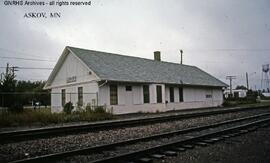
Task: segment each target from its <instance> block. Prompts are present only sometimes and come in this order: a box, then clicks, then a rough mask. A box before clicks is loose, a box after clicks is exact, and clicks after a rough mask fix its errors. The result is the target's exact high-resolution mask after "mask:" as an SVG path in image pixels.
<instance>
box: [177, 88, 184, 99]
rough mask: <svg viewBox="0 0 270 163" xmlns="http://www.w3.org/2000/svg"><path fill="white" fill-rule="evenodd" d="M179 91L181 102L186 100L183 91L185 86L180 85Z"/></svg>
mask: <svg viewBox="0 0 270 163" xmlns="http://www.w3.org/2000/svg"><path fill="white" fill-rule="evenodd" d="M178 91H179V102H184V91H183V87H179V89H178Z"/></svg>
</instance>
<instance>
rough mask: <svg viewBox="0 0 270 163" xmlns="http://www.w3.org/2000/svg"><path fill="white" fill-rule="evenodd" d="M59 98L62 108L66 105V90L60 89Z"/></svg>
mask: <svg viewBox="0 0 270 163" xmlns="http://www.w3.org/2000/svg"><path fill="white" fill-rule="evenodd" d="M61 96H62V97H61V98H62V106H63V107H64V106H65V104H66V90H65V89H62V90H61Z"/></svg>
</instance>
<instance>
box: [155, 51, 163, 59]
mask: <svg viewBox="0 0 270 163" xmlns="http://www.w3.org/2000/svg"><path fill="white" fill-rule="evenodd" d="M154 60H155V61H161V60H160V51H155V52H154Z"/></svg>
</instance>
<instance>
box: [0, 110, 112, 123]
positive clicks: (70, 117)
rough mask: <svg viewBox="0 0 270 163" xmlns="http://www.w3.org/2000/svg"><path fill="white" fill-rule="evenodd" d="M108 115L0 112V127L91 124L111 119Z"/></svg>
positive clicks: (37, 111) (95, 113) (98, 113)
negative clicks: (69, 123)
mask: <svg viewBox="0 0 270 163" xmlns="http://www.w3.org/2000/svg"><path fill="white" fill-rule="evenodd" d="M113 118H114V117H113V115H112V114H110V113H107V112H105V113H100V112H93V111H92V112H89V111H85V112H75V113H72V114H66V113H51V110H50V109H49V108H46V109H45V108H44V109H36V110H33V109H24V111H23V112H19V113H16V112H10V111H8V110H4V109H2V110H0V127H17V126H34V125H37V126H46V125H49V124H59V123H68V122H91V121H100V120H109V119H113Z"/></svg>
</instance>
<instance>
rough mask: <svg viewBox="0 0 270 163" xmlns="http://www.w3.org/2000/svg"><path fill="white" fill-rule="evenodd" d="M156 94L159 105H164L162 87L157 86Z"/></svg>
mask: <svg viewBox="0 0 270 163" xmlns="http://www.w3.org/2000/svg"><path fill="white" fill-rule="evenodd" d="M156 94H157V103H162V86H161V85H157V86H156Z"/></svg>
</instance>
